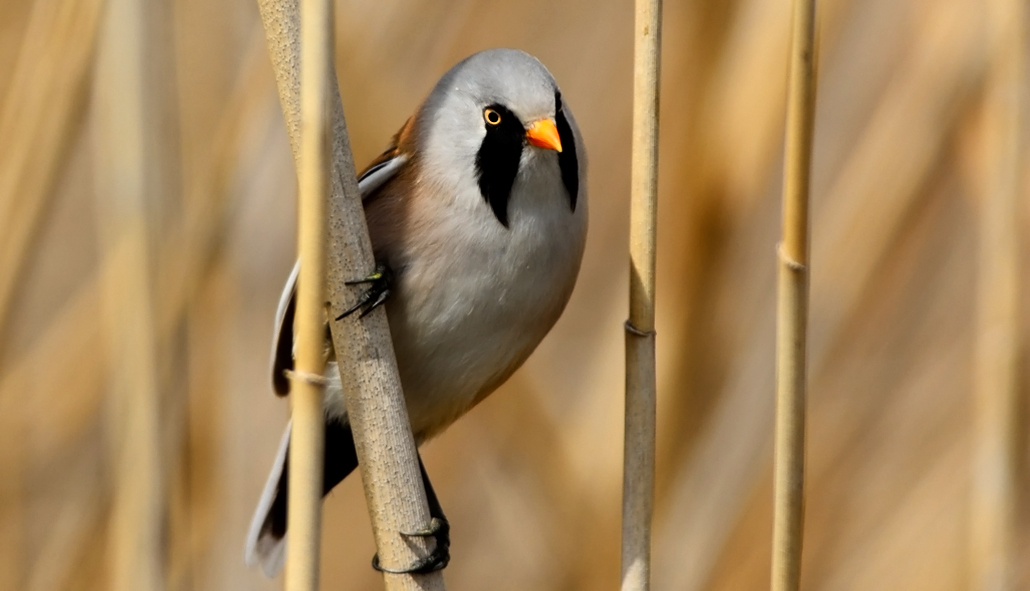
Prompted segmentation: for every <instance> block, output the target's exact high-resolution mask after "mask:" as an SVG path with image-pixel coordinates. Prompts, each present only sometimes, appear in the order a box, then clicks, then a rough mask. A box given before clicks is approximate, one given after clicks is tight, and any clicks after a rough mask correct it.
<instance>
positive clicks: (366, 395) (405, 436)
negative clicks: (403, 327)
mask: <svg viewBox="0 0 1030 591" xmlns="http://www.w3.org/2000/svg"><path fill="white" fill-rule="evenodd" d="M258 6H259V8H260V10H261V19H262V22H263V24H264V27H265V36H266V38H267V40H268V46H269V53H270V54H271V57H272V64H273V66H274V69H275V76H276V82H277V87H278V90H279V101H280V103H281V104H282V108H283V114H284V116H285V118H286V129H287V131H288V133H289V136H290V143H291V146H292V148H293V154H294V159H295V160H297V162H298V166H300V165H302V164H303V163H302V162H301V157H300V142H301V139H300V98H299V88H300V81H299V79H298V76H297V64H298V62H299V59H300V56H299V53H298V46H299V41H300V18H299V13H298V7H297V0H259V2H258ZM332 71H333V70H332V68H329V69H328V72H332ZM327 81H328V85H327V92H328V93H329V96H328V101H329V102H328V104H327V105H326V109H327V115H328V120H329V126H330V127H329V129H330V146H331V148H330V149H331V155H330V165H331V166H332V172H331V174H330V175H329V178H328V183H329V194H330V198H329V204H328V212H327V213H328V223H329V226H328V238H327V243H328V245H329V252H328V253H326V254H327V257H326V269H325V277H326V279H327V283H326V289H327V291H328V293H327V295H328V300H329V306H328V309H326V308H323V311H324V313H326V314H327V317H329V318H335V317H336V316H337V315H338V314H339V313H340V312H342V311H343V310H346V309H348V308H349V307H350V304H352V303H353V301H354V300H355V299H356V298H357V296H358V292H357V290H352V289H350V288H348V287H347V286H346V285H345V282H346V281H348V280H352V279H356V278H362V277H367V276H368V275H369V274H371V272H372V270H373V269H374V267H375V264H374V259H373V256H372V245H371V242H370V241H369V238H368V228H367V227H366V224H365V217H364V210H363V208H362V205H361V196H360V194H359V191H358V185H357V179H356V175H355V172H354V159H353V156H352V155H351V150H350V141H349V139H348V137H347V125H346V121H345V120H344V116H343V106H342V104H341V101H340V91H339V87H338V86H337V85H336V80H335V77H328V78H327ZM303 268H304V265H302V266H301V269H302V271H301V272H302V273H303V272H304V271H303ZM301 281H302V282H303V276H302V277H301ZM323 318H324V317H323ZM330 328H331V333H332V339H333V348H334V350H335V353H336V360H337V362H338V363H339V367H340V378H341V382H342V385H343V392H344V398H345V402H346V405H347V416H348V419H349V421H350V425H351V429H352V432H353V435H354V446H355V448H356V449H357V453H358V462H359V465H360V469H361V479H362V483H363V485H364V488H365V500H366V502H367V503H368V510H369V515H370V517H371V522H372V529H373V534H374V536H375V539H376V546H377V548H378V551H379V558H380V563H381V564H382V565H383V566H384V567H385V568H387V569H391V570H397V569H403V568H405V567H408V566H410V565H412V564H414V563H415V562H417V561H418V560H419V559H420V558H422V557H424V556H426V555H427V554H428V553H429V552H431V551H432V550H433V544H434V542H433V541H432V539H426V538H421V537H413V536H409V535H404V534H402V533H401V532H417V531H424V530H426V529H428V528H429V524H430V515H429V507H428V504H427V502H426V494H425V488H424V486H423V484H422V476H421V471H420V470H419V465H418V455H417V451H416V448H415V439H414V437H413V436H412V434H411V426H410V422H409V421H408V412H407V406H406V405H405V402H404V397H403V394H402V392H401V386H400V378H399V377H398V374H397V360H396V358H395V356H394V353H393V343H392V341H391V340H390V328H389V325H388V324H387V321H386V312H385V311H384V310H383V309H382V308H379V309H376V310H374V311H373V312H372V313H371V314H369V315H368V316H366V317H365V318H358V317H357V315H356V314H355V315H351V316H348V317H346V318H344V319H342V320H338V321H335V322H331V323H330ZM291 494H292V492H291ZM291 528H292V525H291ZM290 535H291V536H292V535H293V534H292V532H291V534H290ZM291 544H292V541H291ZM384 581H385V584H386V588H387V589H388V590H390V591H394V590H404V591H407V590H411V591H414V590H424V591H443V589H444V583H443V574H442V573H441V572H439V571H438V572H434V573H429V574H424V575H410V574H384Z"/></svg>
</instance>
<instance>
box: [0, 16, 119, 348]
mask: <svg viewBox="0 0 1030 591" xmlns="http://www.w3.org/2000/svg"><path fill="white" fill-rule="evenodd" d="M103 5H104V3H103V2H102V1H101V0H36V1H35V2H33V5H32V17H31V19H30V21H29V24H28V28H27V30H26V31H25V32H24V35H23V42H22V44H21V48H20V49H19V52H18V58H17V60H18V61H17V64H16V66H15V69H14V75H13V76H12V78H11V83H10V86H9V88H8V89H7V90H6V92H5V93H4V98H3V108H2V110H0V137H2V138H4V141H2V142H0V333H2V332H3V330H4V326H6V324H7V320H8V319H9V313H10V311H11V310H10V308H11V304H12V301H13V299H14V297H15V294H16V293H17V290H18V287H19V284H20V282H21V278H22V273H23V271H24V268H25V263H26V260H27V259H28V258H29V257H30V253H31V252H32V244H33V242H34V240H35V239H36V237H37V235H38V234H39V229H40V228H41V227H42V221H43V219H44V214H45V212H46V211H47V205H48V204H49V203H50V199H51V197H52V194H53V191H52V190H51V189H52V186H53V183H54V179H55V178H57V177H58V175H57V171H58V170H59V167H60V166H61V162H62V159H63V158H64V154H65V153H66V152H67V150H68V146H69V145H70V144H71V142H72V140H73V139H74V138H75V137H76V133H75V132H76V130H77V129H78V127H79V125H80V123H81V121H82V119H83V117H82V105H83V102H84V100H85V99H86V97H87V92H88V86H87V82H88V80H89V74H90V71H91V65H92V60H91V58H92V56H93V44H94V41H95V39H96V36H97V28H98V23H99V21H100V14H101V8H102V7H103Z"/></svg>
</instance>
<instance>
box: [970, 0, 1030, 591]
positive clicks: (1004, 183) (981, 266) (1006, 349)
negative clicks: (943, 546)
mask: <svg viewBox="0 0 1030 591" xmlns="http://www.w3.org/2000/svg"><path fill="white" fill-rule="evenodd" d="M988 8H989V14H990V15H991V17H992V18H991V25H992V29H993V32H994V39H993V41H994V44H993V50H994V51H993V67H992V72H991V75H990V77H989V78H988V80H989V82H988V91H987V104H986V107H987V109H988V116H987V117H988V119H987V121H988V129H987V131H988V132H989V133H990V134H991V135H990V140H989V142H990V148H988V152H989V153H990V155H991V157H990V158H989V160H990V162H991V165H990V168H989V173H988V174H989V175H990V178H989V179H988V180H987V183H986V190H987V194H986V195H984V196H983V199H982V200H981V211H980V237H979V240H980V248H979V263H978V271H979V278H978V286H977V290H978V301H977V327H976V367H975V380H976V381H975V393H976V419H975V432H974V433H975V435H974V442H975V443H974V456H973V461H974V465H973V487H972V510H971V512H970V517H971V519H972V522H971V527H970V531H971V533H972V535H971V536H970V542H971V546H970V550H971V562H972V568H971V569H970V575H971V577H972V578H971V580H970V585H969V588H970V589H974V590H977V591H1008V590H1010V589H1015V588H1016V580H1017V579H1016V569H1015V568H1014V567H1015V562H1014V561H1015V560H1016V554H1015V547H1014V545H1015V541H1016V535H1017V530H1016V526H1017V524H1018V523H1019V520H1018V512H1017V498H1018V490H1019V451H1018V450H1019V445H1020V430H1021V429H1020V428H1021V421H1020V419H1019V416H1020V412H1021V409H1020V404H1019V395H1020V391H1019V390H1020V388H1019V358H1020V347H1021V338H1020V331H1021V330H1022V324H1021V323H1020V297H1021V294H1020V289H1019V286H1020V281H1021V277H1020V268H1021V262H1020V259H1021V257H1020V229H1021V226H1022V220H1023V211H1022V206H1023V204H1024V203H1025V199H1026V193H1025V191H1024V190H1023V178H1024V174H1023V167H1022V165H1023V162H1024V149H1023V148H1024V142H1025V140H1024V139H1023V134H1024V133H1025V129H1026V127H1025V120H1024V118H1025V116H1026V115H1025V113H1024V109H1025V99H1024V96H1025V94H1024V92H1023V88H1024V85H1025V81H1026V78H1025V68H1026V58H1025V51H1026V47H1025V43H1026V18H1027V11H1026V6H1025V2H1023V1H1022V0H995V1H994V2H991V3H990V4H989V6H988Z"/></svg>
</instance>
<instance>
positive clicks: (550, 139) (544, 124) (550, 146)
mask: <svg viewBox="0 0 1030 591" xmlns="http://www.w3.org/2000/svg"><path fill="white" fill-rule="evenodd" d="M526 141H527V142H529V143H530V144H532V145H534V146H536V147H538V148H543V149H545V150H554V151H555V152H561V138H560V137H558V128H557V127H555V126H554V120H552V119H541V120H539V121H537V122H536V123H534V124H533V125H530V126H529V130H528V131H526Z"/></svg>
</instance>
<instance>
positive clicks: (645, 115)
mask: <svg viewBox="0 0 1030 591" xmlns="http://www.w3.org/2000/svg"><path fill="white" fill-rule="evenodd" d="M661 19H662V3H661V1H660V0H637V2H636V17H635V23H634V29H633V31H634V47H633V53H634V68H633V146H632V150H633V152H632V171H631V174H632V177H631V184H630V186H631V196H630V208H631V209H630V234H629V248H630V285H629V320H628V321H627V322H626V419H625V421H626V423H625V444H624V452H623V453H624V455H623V458H624V459H623V462H624V469H623V483H622V591H646V590H647V589H650V587H651V518H652V514H653V512H654V468H655V399H656V380H655V330H654V305H655V303H654V296H655V244H656V239H655V235H656V231H657V211H658V89H659V73H660V69H661V24H662V23H661Z"/></svg>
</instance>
